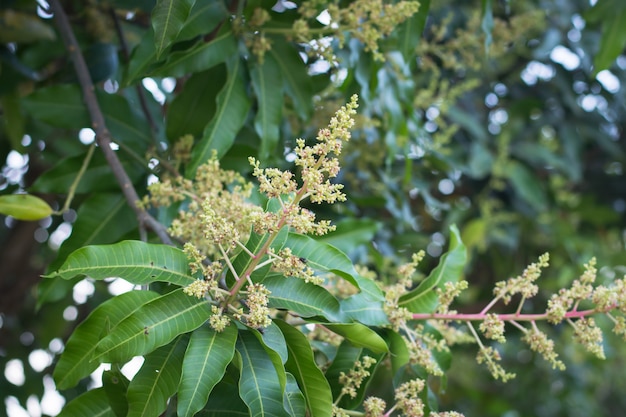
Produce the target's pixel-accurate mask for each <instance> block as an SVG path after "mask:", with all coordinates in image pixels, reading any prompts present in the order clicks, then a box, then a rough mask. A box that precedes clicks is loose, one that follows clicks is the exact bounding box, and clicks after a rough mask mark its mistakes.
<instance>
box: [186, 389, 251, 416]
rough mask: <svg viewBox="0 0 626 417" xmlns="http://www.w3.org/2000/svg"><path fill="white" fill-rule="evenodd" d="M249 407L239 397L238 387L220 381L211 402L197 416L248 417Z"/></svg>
mask: <svg viewBox="0 0 626 417" xmlns="http://www.w3.org/2000/svg"><path fill="white" fill-rule="evenodd" d="M249 415H250V413H249V412H248V407H246V404H245V403H244V402H243V401H242V400H241V397H239V390H238V388H237V385H235V384H234V383H231V382H228V381H226V380H222V381H220V382H219V383H218V384H217V385H216V386H215V388H213V391H211V396H210V397H209V402H208V403H207V405H206V407H204V409H203V410H202V411H200V412H199V413H198V414H197V416H199V417H231V416H233V417H237V416H238V417H248V416H249Z"/></svg>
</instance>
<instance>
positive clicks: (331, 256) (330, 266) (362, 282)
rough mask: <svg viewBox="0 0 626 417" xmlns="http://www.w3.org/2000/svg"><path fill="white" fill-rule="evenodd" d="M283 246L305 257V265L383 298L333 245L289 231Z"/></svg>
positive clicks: (370, 281)
mask: <svg viewBox="0 0 626 417" xmlns="http://www.w3.org/2000/svg"><path fill="white" fill-rule="evenodd" d="M285 246H287V247H289V248H290V249H291V251H292V252H293V254H294V255H296V256H299V257H302V258H304V259H306V262H307V265H308V266H310V267H311V268H313V269H315V270H317V271H323V272H332V273H334V274H336V275H339V276H340V277H342V278H345V279H347V280H348V281H350V282H351V283H352V284H353V285H355V286H356V287H358V288H359V289H361V291H362V292H364V293H366V294H367V295H368V296H369V297H370V299H372V300H383V299H384V296H383V294H382V291H381V290H380V288H378V286H377V285H376V284H375V283H374V282H373V281H372V280H369V279H366V278H364V277H361V276H360V275H359V274H358V273H357V272H356V269H354V265H353V264H352V261H350V258H348V256H346V254H345V253H343V252H341V251H340V250H339V249H337V248H335V247H334V246H331V245H329V244H327V243H324V242H320V241H317V240H315V239H313V238H311V237H309V236H305V235H301V234H297V233H289V237H288V238H287V242H286V243H285Z"/></svg>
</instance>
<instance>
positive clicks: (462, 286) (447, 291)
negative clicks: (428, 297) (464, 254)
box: [437, 280, 468, 314]
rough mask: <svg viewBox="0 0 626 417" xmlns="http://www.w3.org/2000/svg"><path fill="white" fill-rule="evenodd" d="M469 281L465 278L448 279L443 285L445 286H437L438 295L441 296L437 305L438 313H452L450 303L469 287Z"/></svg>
mask: <svg viewBox="0 0 626 417" xmlns="http://www.w3.org/2000/svg"><path fill="white" fill-rule="evenodd" d="M467 286H468V283H467V281H465V280H461V281H457V282H452V281H448V282H446V283H445V284H444V285H443V288H437V297H438V298H439V305H438V306H437V313H442V314H443V313H450V312H451V311H450V304H452V302H453V301H454V300H455V299H456V298H457V297H458V296H459V295H460V294H461V292H463V291H464V290H466V289H467Z"/></svg>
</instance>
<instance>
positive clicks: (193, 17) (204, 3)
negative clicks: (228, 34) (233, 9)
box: [178, 0, 228, 41]
mask: <svg viewBox="0 0 626 417" xmlns="http://www.w3.org/2000/svg"><path fill="white" fill-rule="evenodd" d="M225 19H228V10H227V9H226V7H225V5H224V3H223V2H221V1H215V0H196V1H195V4H194V5H193V8H192V9H191V12H190V13H189V18H188V19H187V20H186V21H185V23H184V25H183V27H182V29H181V30H180V33H179V34H178V40H181V41H182V40H185V39H191V38H195V37H196V36H198V35H203V34H207V33H209V32H211V31H212V30H214V29H215V28H216V27H217V26H218V25H219V24H220V23H221V22H223V21H224V20H225Z"/></svg>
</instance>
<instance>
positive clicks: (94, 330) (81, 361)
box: [53, 291, 159, 389]
mask: <svg viewBox="0 0 626 417" xmlns="http://www.w3.org/2000/svg"><path fill="white" fill-rule="evenodd" d="M158 296H159V295H158V294H157V293H155V292H152V291H130V292H127V293H124V294H121V295H118V296H117V297H114V298H111V299H110V300H107V301H105V302H104V303H102V304H100V305H99V306H98V307H96V309H95V310H94V311H92V312H91V314H90V315H89V316H88V317H87V318H86V319H85V321H83V322H82V323H81V324H79V325H78V327H77V328H76V330H74V332H73V333H72V335H71V336H70V338H69V339H68V341H67V343H66V344H65V349H64V350H63V353H62V354H61V357H60V358H59V361H58V363H57V365H56V366H55V368H54V374H53V376H54V380H55V382H56V386H57V388H58V389H67V388H70V387H73V386H74V385H76V384H77V383H78V381H80V380H81V379H82V378H84V377H86V376H88V375H89V374H90V373H92V372H93V371H94V370H95V369H96V368H97V367H98V366H99V365H100V363H99V362H98V361H94V360H92V358H93V354H94V352H95V350H96V345H97V344H98V342H99V341H100V339H102V337H103V335H106V334H107V333H108V332H109V331H111V330H113V329H115V327H116V326H117V325H118V324H119V323H120V322H121V321H123V320H124V319H125V318H127V317H128V316H130V315H131V314H133V312H135V311H137V310H138V309H139V308H141V306H142V305H144V304H145V303H148V302H150V301H152V300H154V299H156V298H157V297H158Z"/></svg>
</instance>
